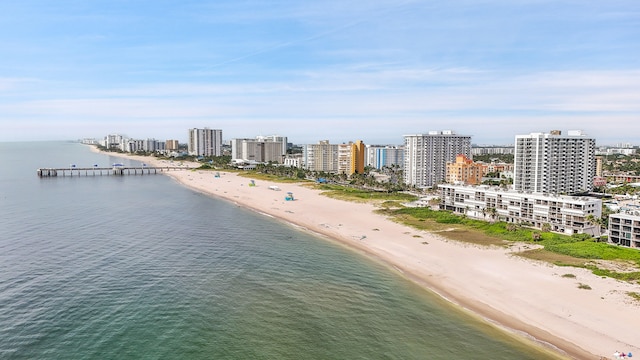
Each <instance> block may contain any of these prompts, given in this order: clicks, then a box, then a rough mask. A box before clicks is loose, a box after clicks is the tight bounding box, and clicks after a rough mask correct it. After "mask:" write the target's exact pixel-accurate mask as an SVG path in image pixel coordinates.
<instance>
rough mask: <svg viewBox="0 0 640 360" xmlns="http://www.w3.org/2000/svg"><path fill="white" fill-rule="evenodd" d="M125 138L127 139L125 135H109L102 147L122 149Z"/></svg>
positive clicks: (103, 141)
mask: <svg viewBox="0 0 640 360" xmlns="http://www.w3.org/2000/svg"><path fill="white" fill-rule="evenodd" d="M125 138H126V137H125V136H124V135H120V134H109V135H107V136H105V137H104V139H103V140H102V143H101V145H102V146H104V147H105V148H106V149H121V148H122V144H123V142H124V140H125Z"/></svg>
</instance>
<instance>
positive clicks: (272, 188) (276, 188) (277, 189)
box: [269, 185, 280, 191]
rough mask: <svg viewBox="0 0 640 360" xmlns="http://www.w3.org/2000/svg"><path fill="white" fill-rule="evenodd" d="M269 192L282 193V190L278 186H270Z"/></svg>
mask: <svg viewBox="0 0 640 360" xmlns="http://www.w3.org/2000/svg"><path fill="white" fill-rule="evenodd" d="M269 190H274V191H280V188H279V187H278V186H276V185H271V186H269Z"/></svg>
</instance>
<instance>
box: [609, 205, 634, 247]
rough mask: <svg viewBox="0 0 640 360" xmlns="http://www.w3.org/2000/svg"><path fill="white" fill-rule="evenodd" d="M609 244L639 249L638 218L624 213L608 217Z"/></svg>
mask: <svg viewBox="0 0 640 360" xmlns="http://www.w3.org/2000/svg"><path fill="white" fill-rule="evenodd" d="M609 242H610V243H612V244H616V245H620V246H626V247H632V248H636V249H640V216H638V215H632V214H625V213H618V214H611V215H609Z"/></svg>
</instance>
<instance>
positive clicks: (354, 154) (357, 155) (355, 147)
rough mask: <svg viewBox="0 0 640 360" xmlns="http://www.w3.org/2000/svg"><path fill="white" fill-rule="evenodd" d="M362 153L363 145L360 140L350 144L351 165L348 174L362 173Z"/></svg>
mask: <svg viewBox="0 0 640 360" xmlns="http://www.w3.org/2000/svg"><path fill="white" fill-rule="evenodd" d="M364 154H365V145H364V142H362V140H358V141H356V142H355V143H353V144H351V167H350V168H349V171H350V173H349V175H351V174H354V173H355V174H364V166H365V163H364Z"/></svg>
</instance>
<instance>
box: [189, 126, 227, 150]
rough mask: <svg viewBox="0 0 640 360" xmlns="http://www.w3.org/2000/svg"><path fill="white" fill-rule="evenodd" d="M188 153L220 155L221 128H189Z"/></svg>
mask: <svg viewBox="0 0 640 360" xmlns="http://www.w3.org/2000/svg"><path fill="white" fill-rule="evenodd" d="M188 148H189V149H188V150H189V155H197V156H222V130H218V129H209V128H204V129H189V144H188Z"/></svg>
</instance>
